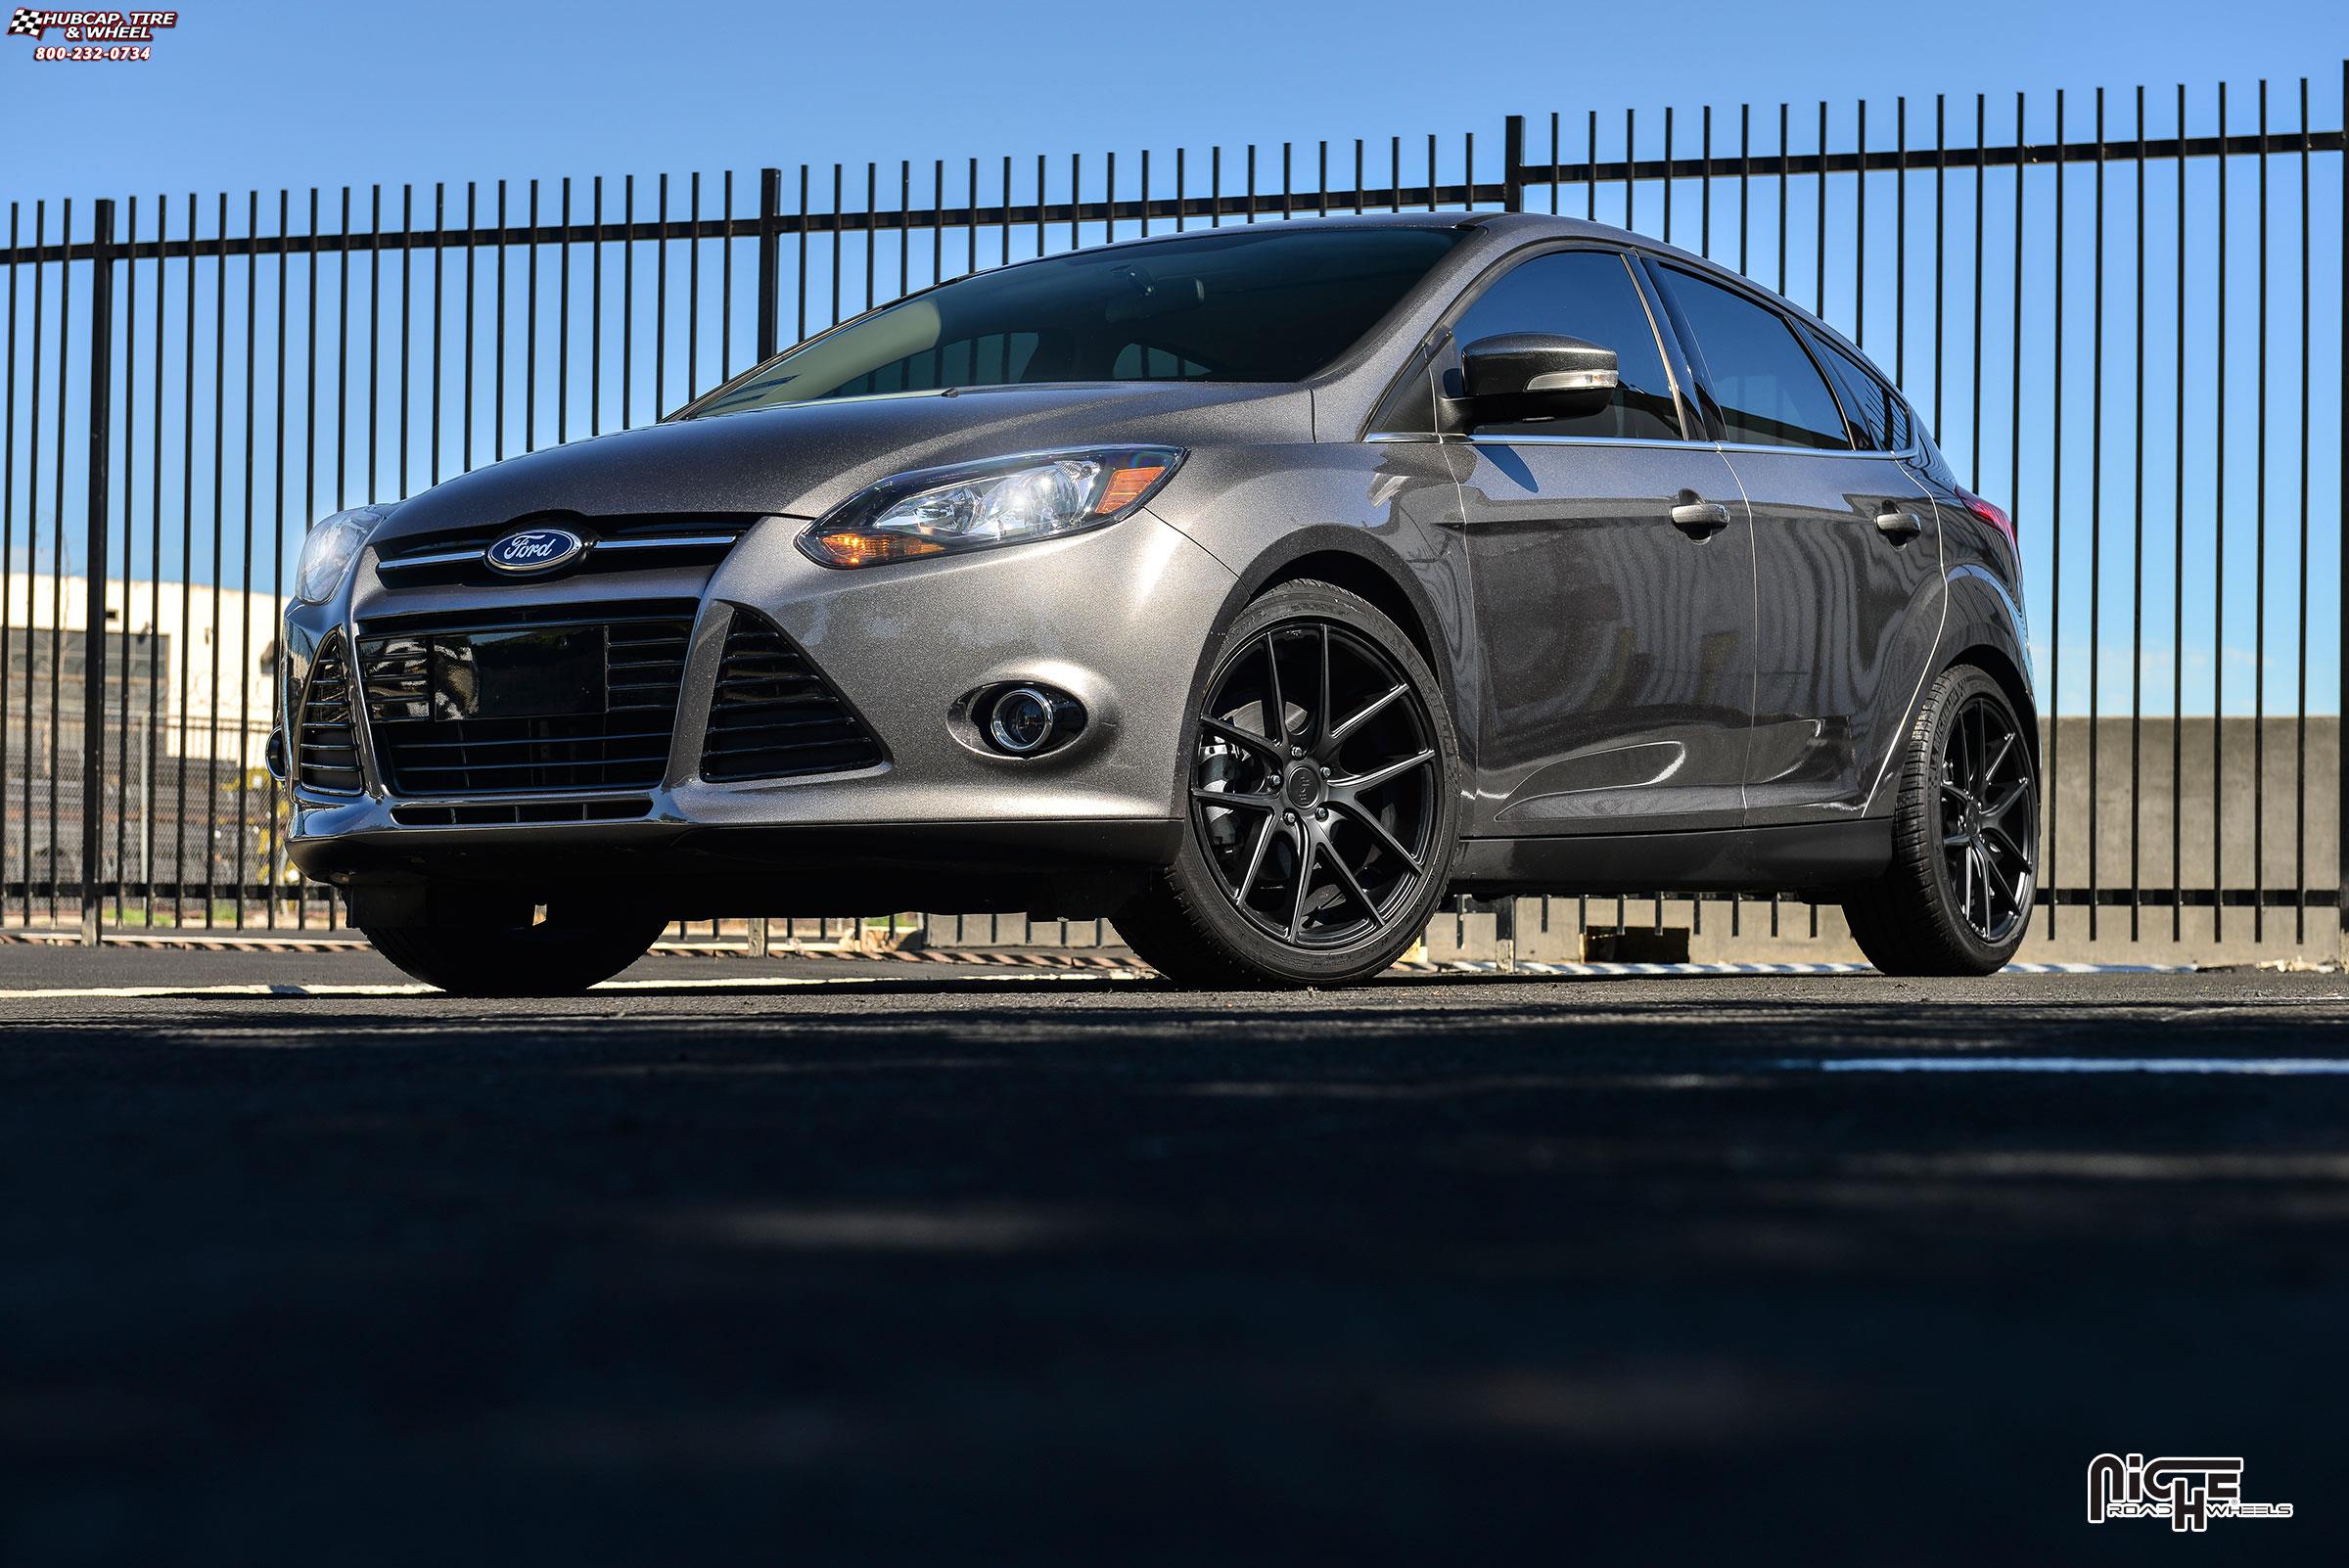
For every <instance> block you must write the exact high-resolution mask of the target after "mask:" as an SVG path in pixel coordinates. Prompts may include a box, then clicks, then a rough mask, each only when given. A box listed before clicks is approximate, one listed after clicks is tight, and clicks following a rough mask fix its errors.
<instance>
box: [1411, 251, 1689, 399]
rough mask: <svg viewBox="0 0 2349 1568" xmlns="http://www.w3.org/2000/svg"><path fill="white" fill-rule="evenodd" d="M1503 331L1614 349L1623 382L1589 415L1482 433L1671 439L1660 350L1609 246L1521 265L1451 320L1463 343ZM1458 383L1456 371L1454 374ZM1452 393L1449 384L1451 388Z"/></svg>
mask: <svg viewBox="0 0 2349 1568" xmlns="http://www.w3.org/2000/svg"><path fill="white" fill-rule="evenodd" d="M1509 332H1546V333H1552V334H1555V335H1558V336H1561V337H1567V338H1580V339H1582V340H1584V341H1585V342H1587V343H1594V344H1597V345H1598V346H1601V347H1603V348H1612V349H1614V350H1615V356H1616V358H1617V359H1618V360H1619V361H1620V362H1621V367H1622V374H1623V384H1622V385H1621V386H1620V387H1618V388H1617V389H1616V390H1615V395H1614V396H1613V397H1612V398H1610V399H1609V400H1608V401H1607V403H1606V404H1605V405H1604V406H1601V407H1595V408H1593V410H1592V411H1591V412H1589V413H1588V414H1574V415H1570V416H1567V417H1564V418H1554V419H1543V420H1535V421H1530V422H1528V423H1525V424H1519V425H1484V426H1479V427H1478V429H1479V431H1480V432H1481V433H1483V434H1487V435H1496V434H1497V435H1512V434H1513V435H1542V436H1613V437H1629V438H1635V439H1638V440H1658V441H1677V440H1679V439H1680V438H1681V420H1680V414H1679V411H1678V409H1677V408H1676V407H1675V405H1674V402H1673V396H1672V379H1671V378H1670V377H1669V376H1667V375H1665V373H1664V354H1663V350H1661V349H1660V348H1658V347H1657V346H1656V330H1655V327H1654V325H1653V324H1652V323H1650V322H1649V320H1648V319H1647V307H1646V305H1645V304H1643V303H1642V302H1641V300H1640V298H1639V289H1638V286H1637V285H1636V284H1635V283H1634V282H1633V281H1632V274H1631V269H1630V268H1629V267H1627V266H1625V265H1624V261H1623V257H1622V256H1620V255H1617V254H1615V253H1614V252H1612V251H1560V252H1555V253H1553V254H1549V255H1538V256H1535V257H1534V258H1533V259H1532V260H1530V261H1524V262H1520V263H1519V264H1518V265H1517V266H1515V267H1512V268H1511V269H1510V270H1509V271H1507V272H1505V273H1503V274H1501V276H1500V277H1499V279H1498V280H1497V281H1496V282H1495V283H1494V284H1493V286H1492V287H1491V288H1489V289H1487V290H1486V291H1485V292H1484V293H1483V294H1482V295H1480V296H1479V297H1478V298H1477V300H1476V302H1475V303H1474V304H1472V305H1470V306H1469V307H1468V309H1467V311H1466V312H1465V313H1464V314H1462V315H1461V317H1460V318H1459V320H1458V321H1457V322H1455V323H1453V325H1452V329H1451V339H1452V342H1453V343H1455V344H1457V345H1459V346H1461V347H1463V348H1464V347H1466V346H1468V345H1470V344H1472V343H1474V342H1476V341H1477V340H1478V339H1479V338H1495V337H1498V336H1500V335H1501V334H1502V333H1509ZM1452 375H1453V377H1454V378H1455V380H1456V377H1457V375H1458V372H1457V371H1454V372H1453V373H1452ZM1450 391H1451V392H1453V393H1454V394H1456V393H1457V392H1458V391H1459V389H1458V387H1457V386H1456V385H1455V386H1453V387H1452V388H1451V389H1450Z"/></svg>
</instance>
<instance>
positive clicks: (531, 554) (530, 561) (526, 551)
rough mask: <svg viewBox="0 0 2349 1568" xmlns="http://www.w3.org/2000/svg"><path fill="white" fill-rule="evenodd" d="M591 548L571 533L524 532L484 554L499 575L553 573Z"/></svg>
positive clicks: (490, 548) (510, 534)
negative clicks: (501, 573) (507, 573)
mask: <svg viewBox="0 0 2349 1568" xmlns="http://www.w3.org/2000/svg"><path fill="white" fill-rule="evenodd" d="M586 548H587V541H586V540H584V539H582V538H580V537H579V536H578V535H577V534H576V533H574V532H572V531H571V530H569V529H524V530H521V531H520V532H518V533H509V534H507V535H506V536H505V537H504V538H502V539H500V540H498V541H497V542H496V543H495V544H492V545H491V546H489V548H488V549H486V550H484V551H483V552H482V556H483V559H484V560H486V561H487V562H488V563H489V565H490V566H491V567H493V568H495V569H496V570H497V571H499V572H513V573H518V574H519V573H526V572H552V571H553V570H554V569H555V568H557V567H559V566H561V565H563V564H564V563H565V562H567V561H570V560H573V559H574V558H576V556H577V555H578V553H579V552H580V551H581V550H584V549H586Z"/></svg>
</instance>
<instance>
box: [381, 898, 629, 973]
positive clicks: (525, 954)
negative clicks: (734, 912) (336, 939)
mask: <svg viewBox="0 0 2349 1568" xmlns="http://www.w3.org/2000/svg"><path fill="white" fill-rule="evenodd" d="M667 926H668V920H667V919H666V918H665V917H661V916H655V915H649V914H636V915H622V914H613V913H609V912H606V911H602V910H596V911H592V912H585V911H580V910H578V909H576V908H573V907H567V906H565V905H561V904H556V905H551V906H550V907H549V908H548V909H547V911H546V918H545V919H544V920H542V921H539V922H537V923H536V924H534V925H516V926H458V925H449V926H364V927H361V928H360V929H362V930H363V931H365V932H366V933H367V940H368V941H369V942H371V943H373V944H375V950H376V951H378V952H380V953H382V954H383V955H384V956H385V957H387V958H389V959H391V961H392V962H393V963H395V964H397V965H399V967H400V968H402V969H404V970H406V971H407V972H408V973H409V974H411V975H413V976H415V977H416V978H417V979H418V980H421V981H423V982H424V983H425V984H426V985H428V986H438V987H439V988H440V989H441V990H442V991H445V992H449V993H451V994H452V995H457V996H576V995H577V994H578V993H579V992H583V991H585V990H586V989H587V988H588V987H590V986H592V985H594V984H595V983H596V982H597V981H599V980H610V979H611V978H612V977H613V976H614V975H617V974H619V973H620V972H621V971H622V970H623V969H625V968H627V967H628V965H630V964H632V963H634V962H635V961H636V960H637V959H639V958H641V957H643V956H644V954H645V949H647V948H649V947H650V946H652V945H653V944H654V942H655V941H657V940H658V939H659V938H660V935H661V933H662V931H663V929H664V928H666V927H667Z"/></svg>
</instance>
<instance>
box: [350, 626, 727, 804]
mask: <svg viewBox="0 0 2349 1568" xmlns="http://www.w3.org/2000/svg"><path fill="white" fill-rule="evenodd" d="M695 608H696V607H695V605H694V603H693V602H692V601H691V600H674V601H649V602H644V601H640V602H635V603H627V604H618V605H600V606H599V605H569V606H548V607H545V608H543V609H539V610H536V611H532V612H517V611H512V610H508V611H502V612H498V613H496V614H494V615H492V616H487V617H484V616H482V615H479V614H475V615H471V616H467V615H463V614H447V613H443V614H438V615H431V616H407V617H381V618H377V619H375V620H373V621H370V622H367V623H362V625H361V626H360V628H359V629H360V636H359V669H360V676H361V681H362V684H363V685H364V687H365V690H366V700H367V721H368V728H369V731H370V733H371V734H372V735H373V737H374V740H375V755H376V763H377V766H378V767H379V768H380V769H381V770H382V771H383V774H384V781H385V784H386V785H387V787H389V788H390V789H391V790H392V791H393V792H394V793H396V794H401V795H410V796H416V795H424V796H432V795H465V796H473V795H509V794H528V793H546V792H551V791H573V790H603V789H649V788H651V787H653V786H655V785H657V784H659V783H660V782H661V778H662V775H663V773H664V772H666V771H667V769H668V742H669V734H670V731H671V730H673V729H674V728H675V725H676V715H677V690H678V687H679V686H680V685H681V684H682V683H683V681H684V676H685V648H686V641H687V638H688V637H689V636H690V635H691V633H692V630H693V616H694V611H695ZM525 626H528V627H532V628H543V627H552V626H599V627H602V628H603V630H604V634H605V639H606V640H605V653H604V672H605V701H604V705H603V707H602V710H601V711H600V712H594V713H585V714H567V715H560V716H553V717H537V718H526V717H514V718H484V717H478V716H474V717H464V716H449V715H448V714H447V713H446V712H445V711H444V712H443V713H442V714H441V715H440V716H435V710H436V707H437V706H439V707H442V708H443V709H445V698H441V697H437V696H436V694H435V692H434V690H433V685H432V674H431V659H432V654H431V650H432V646H433V641H434V638H435V636H436V635H458V634H481V633H485V632H494V631H508V630H514V629H517V628H520V627H525Z"/></svg>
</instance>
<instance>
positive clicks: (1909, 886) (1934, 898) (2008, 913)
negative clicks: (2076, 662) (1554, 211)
mask: <svg viewBox="0 0 2349 1568" xmlns="http://www.w3.org/2000/svg"><path fill="white" fill-rule="evenodd" d="M1897 765H1898V767H1899V769H1900V773H1899V795H1898V798H1897V801H1896V803H1895V806H1894V816H1893V836H1892V865H1891V866H1890V868H1888V869H1887V870H1886V871H1885V873H1884V875H1883V876H1882V877H1881V878H1880V879H1878V880H1877V881H1875V882H1872V883H1870V884H1868V885H1867V886H1866V887H1865V888H1861V889H1857V890H1854V891H1853V892H1852V893H1850V894H1848V895H1847V896H1846V897H1845V899H1844V900H1843V913H1844V918H1845V919H1846V920H1847V921H1848V922H1849V923H1850V925H1851V930H1852V938H1853V940H1854V941H1855V942H1857V943H1858V944H1859V945H1860V950H1861V951H1862V952H1864V953H1865V954H1866V955H1867V960H1868V962H1869V963H1872V964H1874V965H1875V966H1876V967H1877V968H1878V969H1880V970H1882V971H1883V972H1884V973H1885V974H1888V975H1987V974H1990V973H1992V972H1994V971H1996V970H1999V969H2002V968H2004V967H2005V965H2006V963H2007V961H2008V960H2009V959H2011V958H2012V957H2013V956H2014V954H2015V949H2017V948H2018V947H2020V946H2021V945H2023V939H2024V937H2026V936H2027V935H2029V933H2030V929H2031V900H2032V895H2033V893H2034V892H2036V890H2037V888H2038V870H2039V820H2040V818H2039V808H2040V799H2039V767H2038V762H2037V759H2036V757H2035V754H2034V748H2033V746H2032V737H2031V735H2030V734H2029V732H2028V731H2027V730H2026V729H2025V728H2024V725H2023V721H2022V719H2021V718H2020V717H2019V716H2017V715H2016V714H2015V711H2014V705H2013V704H2011V703H2009V702H2008V701H2007V700H2006V693H2005V691H2004V688H2002V687H2001V686H2000V685H1999V683H1998V682H1997V681H1996V680H1994V679H1993V678H1992V677H1991V676H1990V675H1989V674H1988V673H1986V672H1985V671H1983V670H1980V669H1975V668H1973V667H1972V666H1970V665H1959V666H1957V667H1956V668H1954V669H1949V670H1946V671H1944V672H1943V673H1942V675H1941V677H1940V679H1938V680H1937V681H1935V682H1934V684H1933V689H1932V691H1931V693H1930V694H1929V695H1928V696H1927V697H1926V699H1925V703H1924V706H1923V707H1922V708H1920V709H1919V710H1918V711H1917V715H1916V719H1915V721H1914V722H1913V723H1912V724H1911V726H1910V731H1909V740H1908V744H1907V746H1906V748H1905V749H1904V751H1903V753H1902V756H1901V759H1900V761H1899V763H1898V764H1897Z"/></svg>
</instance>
